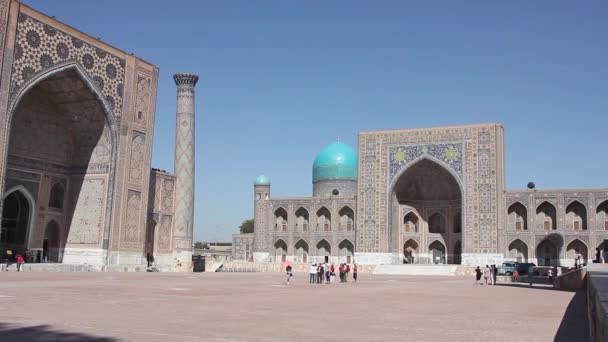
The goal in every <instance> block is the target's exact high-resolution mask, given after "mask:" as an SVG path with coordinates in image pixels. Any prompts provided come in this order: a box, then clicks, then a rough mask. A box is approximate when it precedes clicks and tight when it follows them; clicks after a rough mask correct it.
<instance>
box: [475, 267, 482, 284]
mask: <svg viewBox="0 0 608 342" xmlns="http://www.w3.org/2000/svg"><path fill="white" fill-rule="evenodd" d="M481 274H482V273H481V269H479V266H477V268H476V269H475V285H479V281H480V280H481Z"/></svg>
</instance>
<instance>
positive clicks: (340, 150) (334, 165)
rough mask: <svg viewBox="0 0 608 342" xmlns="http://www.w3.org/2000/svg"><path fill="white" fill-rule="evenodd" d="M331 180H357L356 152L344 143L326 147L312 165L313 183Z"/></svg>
mask: <svg viewBox="0 0 608 342" xmlns="http://www.w3.org/2000/svg"><path fill="white" fill-rule="evenodd" d="M331 179H353V180H356V179H357V152H355V150H353V149H352V148H351V147H350V146H348V145H346V144H345V143H341V142H335V143H333V144H331V145H329V146H327V147H326V148H324V149H323V150H322V151H321V152H319V154H317V157H316V158H315V162H314V164H313V165H312V181H313V183H314V182H318V181H322V180H331Z"/></svg>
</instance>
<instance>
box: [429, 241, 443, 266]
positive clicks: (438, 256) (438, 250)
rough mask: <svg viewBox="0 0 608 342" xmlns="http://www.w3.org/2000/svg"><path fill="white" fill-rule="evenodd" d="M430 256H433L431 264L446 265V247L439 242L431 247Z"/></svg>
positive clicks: (434, 242) (435, 242)
mask: <svg viewBox="0 0 608 342" xmlns="http://www.w3.org/2000/svg"><path fill="white" fill-rule="evenodd" d="M429 254H430V255H431V263H433V264H445V261H446V260H445V246H444V245H443V243H441V242H439V241H438V240H435V241H433V243H431V244H430V245H429Z"/></svg>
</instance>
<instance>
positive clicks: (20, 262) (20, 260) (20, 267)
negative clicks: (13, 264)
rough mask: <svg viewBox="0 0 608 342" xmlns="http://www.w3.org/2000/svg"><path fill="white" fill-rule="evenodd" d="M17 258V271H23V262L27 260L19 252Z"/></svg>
mask: <svg viewBox="0 0 608 342" xmlns="http://www.w3.org/2000/svg"><path fill="white" fill-rule="evenodd" d="M15 259H16V260H17V272H21V271H22V270H23V263H24V262H25V260H24V259H23V256H22V255H21V254H17V258H15Z"/></svg>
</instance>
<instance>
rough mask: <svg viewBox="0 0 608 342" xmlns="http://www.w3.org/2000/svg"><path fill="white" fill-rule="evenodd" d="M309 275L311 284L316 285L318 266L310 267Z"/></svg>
mask: <svg viewBox="0 0 608 342" xmlns="http://www.w3.org/2000/svg"><path fill="white" fill-rule="evenodd" d="M308 273H309V275H310V283H311V284H314V283H315V282H316V281H317V279H316V277H317V264H312V265H310V271H308Z"/></svg>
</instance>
